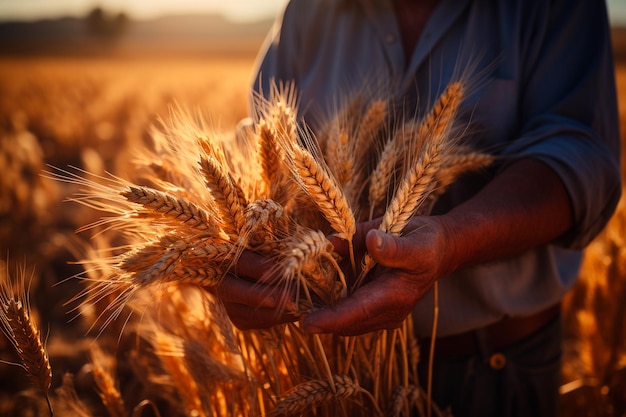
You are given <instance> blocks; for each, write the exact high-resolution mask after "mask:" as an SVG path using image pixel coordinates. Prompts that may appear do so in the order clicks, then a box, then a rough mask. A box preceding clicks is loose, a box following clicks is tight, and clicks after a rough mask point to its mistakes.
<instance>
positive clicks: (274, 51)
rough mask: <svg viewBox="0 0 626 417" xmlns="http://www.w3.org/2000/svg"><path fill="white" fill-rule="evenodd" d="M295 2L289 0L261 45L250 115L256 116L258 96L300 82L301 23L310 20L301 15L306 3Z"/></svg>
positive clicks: (264, 96) (254, 73)
mask: <svg viewBox="0 0 626 417" xmlns="http://www.w3.org/2000/svg"><path fill="white" fill-rule="evenodd" d="M295 3H297V1H296V0H291V1H289V3H287V5H286V7H285V9H284V10H283V13H282V14H281V15H280V16H278V17H277V19H276V21H275V22H274V24H273V26H272V28H271V29H270V31H269V33H268V35H267V36H266V38H265V41H264V42H263V45H262V46H261V49H260V51H259V54H258V56H257V60H256V62H255V65H254V71H253V77H254V78H253V81H252V83H253V84H252V91H253V93H254V97H252V100H251V102H250V106H249V107H250V108H249V111H250V112H249V114H250V115H253V116H254V115H256V102H255V97H262V98H265V99H267V98H269V95H270V92H271V91H272V89H273V88H274V87H275V86H276V85H278V84H280V83H281V82H295V83H297V82H298V80H297V71H296V70H297V68H298V65H297V61H296V59H297V57H298V56H299V55H300V53H299V50H300V49H301V48H300V47H299V41H298V38H299V34H300V33H302V30H303V29H302V27H301V26H302V24H304V23H305V22H306V20H303V19H302V18H301V17H302V16H304V15H306V13H305V11H304V10H299V8H302V7H303V6H304V4H303V5H298V4H295Z"/></svg>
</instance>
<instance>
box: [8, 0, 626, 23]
mask: <svg viewBox="0 0 626 417" xmlns="http://www.w3.org/2000/svg"><path fill="white" fill-rule="evenodd" d="M625 1H626V0H625ZM286 2H287V0H0V20H2V21H7V20H36V19H41V18H54V17H59V16H77V17H78V16H85V15H87V13H88V12H89V10H92V9H93V8H94V7H97V6H99V7H102V8H103V9H104V10H105V11H108V12H110V13H119V12H124V13H126V14H127V15H128V16H129V17H131V18H133V19H149V18H152V17H158V16H162V15H166V14H174V13H175V14H184V13H220V14H223V15H225V16H226V17H228V18H230V19H232V20H235V21H250V20H256V19H261V18H267V17H274V16H276V15H277V14H278V13H279V12H280V11H281V10H282V8H283V7H284V5H285V4H286Z"/></svg>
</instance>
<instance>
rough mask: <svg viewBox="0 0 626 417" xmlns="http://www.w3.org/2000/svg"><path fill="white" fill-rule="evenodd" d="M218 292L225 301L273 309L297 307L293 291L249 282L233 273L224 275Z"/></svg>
mask: <svg viewBox="0 0 626 417" xmlns="http://www.w3.org/2000/svg"><path fill="white" fill-rule="evenodd" d="M217 292H218V295H219V297H220V298H221V299H222V300H223V301H224V302H229V303H236V304H241V305H246V306H250V307H255V308H268V309H273V310H279V309H284V310H286V311H294V310H295V309H296V307H295V304H294V303H293V301H291V300H292V297H291V293H290V292H289V291H288V290H287V289H284V288H279V287H269V286H266V285H261V284H258V283H253V282H248V281H245V280H242V279H239V278H237V277H234V276H232V275H226V276H225V277H224V279H223V280H222V282H221V283H220V285H219V286H218V289H217Z"/></svg>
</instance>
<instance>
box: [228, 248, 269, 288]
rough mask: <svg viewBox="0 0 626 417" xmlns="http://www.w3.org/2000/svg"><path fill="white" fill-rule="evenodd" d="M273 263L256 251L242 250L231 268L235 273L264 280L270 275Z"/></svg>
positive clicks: (255, 279)
mask: <svg viewBox="0 0 626 417" xmlns="http://www.w3.org/2000/svg"><path fill="white" fill-rule="evenodd" d="M273 267H274V263H273V262H272V261H271V260H269V259H268V258H266V257H265V256H261V255H259V254H258V253H254V252H252V251H248V250H244V251H243V252H242V253H241V255H240V256H239V259H238V261H237V263H236V265H235V266H234V268H233V272H234V273H235V275H238V276H241V277H246V278H250V279H252V280H254V281H256V282H264V280H267V279H268V278H269V276H270V271H272V268H273Z"/></svg>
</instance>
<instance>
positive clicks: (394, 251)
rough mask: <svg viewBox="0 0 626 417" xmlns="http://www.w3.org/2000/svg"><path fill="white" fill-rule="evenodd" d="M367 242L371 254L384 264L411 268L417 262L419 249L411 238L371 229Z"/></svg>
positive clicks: (379, 262)
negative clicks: (416, 257)
mask: <svg viewBox="0 0 626 417" xmlns="http://www.w3.org/2000/svg"><path fill="white" fill-rule="evenodd" d="M365 243H366V245H367V250H368V252H369V254H370V255H371V256H372V258H374V260H375V261H376V262H377V263H378V264H380V265H382V266H386V267H389V268H398V269H409V268H410V267H411V266H412V265H413V264H414V263H415V260H414V257H415V256H416V253H417V250H416V248H415V245H414V244H413V241H412V240H411V239H407V238H401V237H398V236H392V235H390V234H388V233H384V232H381V231H379V230H370V231H369V232H368V233H367V236H366V238H365Z"/></svg>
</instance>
